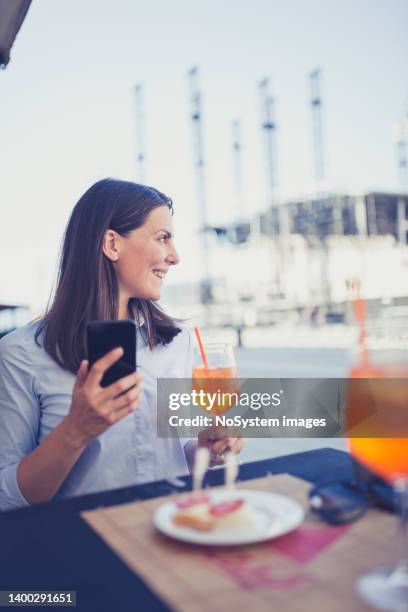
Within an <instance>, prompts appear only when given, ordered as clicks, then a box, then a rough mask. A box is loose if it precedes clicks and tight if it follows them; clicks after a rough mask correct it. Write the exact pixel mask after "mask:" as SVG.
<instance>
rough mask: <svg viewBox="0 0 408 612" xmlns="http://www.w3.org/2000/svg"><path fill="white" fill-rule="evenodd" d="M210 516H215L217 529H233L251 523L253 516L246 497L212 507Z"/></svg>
mask: <svg viewBox="0 0 408 612" xmlns="http://www.w3.org/2000/svg"><path fill="white" fill-rule="evenodd" d="M210 516H212V517H213V518H214V523H215V525H214V527H215V529H231V528H237V527H245V526H247V525H249V524H250V523H251V522H252V520H253V516H252V514H251V510H250V508H249V506H248V504H247V502H246V501H245V500H244V499H232V500H231V501H225V502H221V503H218V504H213V505H212V506H211V507H210Z"/></svg>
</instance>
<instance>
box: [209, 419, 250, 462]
mask: <svg viewBox="0 0 408 612" xmlns="http://www.w3.org/2000/svg"><path fill="white" fill-rule="evenodd" d="M244 444H245V440H244V438H231V437H228V436H224V437H222V436H220V437H216V434H215V430H214V429H213V428H211V427H209V428H208V429H204V430H203V431H200V433H199V434H198V446H199V447H200V446H205V447H206V448H208V449H209V451H210V455H211V465H212V466H214V465H223V464H224V463H225V453H227V452H231V453H234V455H238V453H240V452H241V450H242V448H243V446H244Z"/></svg>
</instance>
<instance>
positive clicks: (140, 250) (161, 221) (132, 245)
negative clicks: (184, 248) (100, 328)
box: [111, 206, 179, 300]
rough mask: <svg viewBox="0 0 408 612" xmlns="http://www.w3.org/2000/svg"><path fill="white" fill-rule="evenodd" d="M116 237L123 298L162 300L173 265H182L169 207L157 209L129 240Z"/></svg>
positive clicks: (130, 234)
mask: <svg viewBox="0 0 408 612" xmlns="http://www.w3.org/2000/svg"><path fill="white" fill-rule="evenodd" d="M116 238H117V259H116V261H115V267H116V272H117V275H118V281H119V291H120V294H121V296H123V297H126V298H127V297H129V298H131V297H137V298H141V299H144V300H158V299H159V298H160V293H161V288H162V284H163V280H164V278H165V276H166V274H167V272H168V270H169V268H170V266H174V265H176V264H177V263H178V262H179V256H178V255H177V251H176V250H175V248H174V243H173V218H172V214H171V212H170V210H169V209H168V207H167V206H160V207H159V208H155V209H154V210H152V211H151V212H150V213H149V215H148V217H147V219H146V221H145V223H144V225H142V227H139V228H137V229H135V230H133V231H131V232H130V233H129V234H128V235H127V236H125V237H124V236H119V235H118V234H116ZM111 259H112V258H111Z"/></svg>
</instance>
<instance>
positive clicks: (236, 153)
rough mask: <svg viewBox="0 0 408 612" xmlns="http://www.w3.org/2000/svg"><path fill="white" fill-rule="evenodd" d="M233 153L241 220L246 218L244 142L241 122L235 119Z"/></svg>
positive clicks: (238, 208)
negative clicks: (243, 189)
mask: <svg viewBox="0 0 408 612" xmlns="http://www.w3.org/2000/svg"><path fill="white" fill-rule="evenodd" d="M231 128H232V154H233V161H234V183H235V197H236V204H237V207H236V210H237V214H236V220H237V222H240V221H242V220H243V218H244V210H243V209H244V202H243V198H242V142H241V122H240V120H239V119H235V121H233V122H232V126H231Z"/></svg>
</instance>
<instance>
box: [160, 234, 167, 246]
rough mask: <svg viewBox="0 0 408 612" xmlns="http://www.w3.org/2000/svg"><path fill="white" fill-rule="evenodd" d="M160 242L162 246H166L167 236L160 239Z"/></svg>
mask: <svg viewBox="0 0 408 612" xmlns="http://www.w3.org/2000/svg"><path fill="white" fill-rule="evenodd" d="M159 242H161V243H162V244H166V242H167V236H160V238H159Z"/></svg>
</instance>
